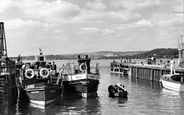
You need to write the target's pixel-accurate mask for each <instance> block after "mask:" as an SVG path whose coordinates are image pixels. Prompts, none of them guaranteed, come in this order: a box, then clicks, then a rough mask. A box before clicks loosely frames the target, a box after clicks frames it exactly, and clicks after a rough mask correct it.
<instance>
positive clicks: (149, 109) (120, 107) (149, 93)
mask: <svg viewBox="0 0 184 115" xmlns="http://www.w3.org/2000/svg"><path fill="white" fill-rule="evenodd" d="M98 61H99V60H98ZM100 64H102V66H100V67H101V69H100V74H101V79H100V84H99V89H98V98H90V99H79V98H77V99H75V98H68V99H64V100H62V99H61V100H58V101H57V103H55V104H52V105H50V106H48V107H46V108H44V109H43V108H39V107H38V106H35V105H32V104H29V103H28V104H25V103H24V102H20V103H17V104H15V105H13V104H8V105H7V107H6V108H5V109H4V110H3V111H2V112H0V114H4V115H19V114H22V115H113V114H116V115H122V114H123V115H139V114H140V115H148V114H149V115H150V114H151V115H157V114H158V115H170V114H176V115H184V92H183V93H179V92H175V91H171V90H167V89H165V88H162V85H161V83H159V82H151V81H149V80H142V79H135V78H131V77H129V76H123V75H121V74H110V68H109V66H110V65H109V64H110V60H100ZM60 65H62V64H60ZM115 83H122V84H124V85H125V90H127V91H128V98H127V99H123V98H110V97H109V95H108V86H109V85H112V84H115ZM10 105H11V106H10Z"/></svg>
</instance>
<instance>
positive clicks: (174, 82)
mask: <svg viewBox="0 0 184 115" xmlns="http://www.w3.org/2000/svg"><path fill="white" fill-rule="evenodd" d="M183 81H184V75H182V74H165V75H162V76H161V82H162V85H163V87H164V88H167V89H170V90H173V91H178V92H181V91H184V82H183Z"/></svg>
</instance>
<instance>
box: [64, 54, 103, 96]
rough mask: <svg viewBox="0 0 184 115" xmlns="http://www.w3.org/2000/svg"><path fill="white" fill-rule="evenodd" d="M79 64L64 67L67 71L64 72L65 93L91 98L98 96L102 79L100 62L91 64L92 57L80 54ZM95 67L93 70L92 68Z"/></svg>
mask: <svg viewBox="0 0 184 115" xmlns="http://www.w3.org/2000/svg"><path fill="white" fill-rule="evenodd" d="M77 61H78V65H74V64H68V65H67V66H65V67H64V68H63V69H66V71H67V73H66V72H64V70H63V73H62V76H63V86H64V94H65V95H67V96H77V97H83V98H89V97H94V96H97V90H98V85H99V83H100V82H99V80H100V74H99V66H98V63H95V64H94V65H90V61H91V59H90V58H88V55H86V56H85V58H81V57H80V55H79V56H78V60H77ZM92 67H93V70H91V68H92Z"/></svg>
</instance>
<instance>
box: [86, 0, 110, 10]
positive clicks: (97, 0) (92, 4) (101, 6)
mask: <svg viewBox="0 0 184 115" xmlns="http://www.w3.org/2000/svg"><path fill="white" fill-rule="evenodd" d="M86 7H87V8H89V9H92V10H97V11H104V10H105V9H107V7H106V5H105V4H104V3H102V2H101V1H100V0H95V1H94V2H87V3H86Z"/></svg>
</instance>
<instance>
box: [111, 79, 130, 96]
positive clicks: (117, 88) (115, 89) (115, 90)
mask: <svg viewBox="0 0 184 115" xmlns="http://www.w3.org/2000/svg"><path fill="white" fill-rule="evenodd" d="M124 87H125V86H124V85H122V84H120V83H117V84H114V85H110V86H109V87H108V92H109V97H120V98H127V97H128V92H127V91H126V90H125V89H124Z"/></svg>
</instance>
